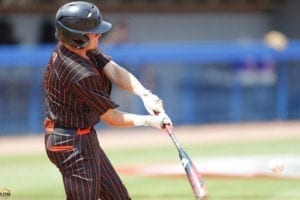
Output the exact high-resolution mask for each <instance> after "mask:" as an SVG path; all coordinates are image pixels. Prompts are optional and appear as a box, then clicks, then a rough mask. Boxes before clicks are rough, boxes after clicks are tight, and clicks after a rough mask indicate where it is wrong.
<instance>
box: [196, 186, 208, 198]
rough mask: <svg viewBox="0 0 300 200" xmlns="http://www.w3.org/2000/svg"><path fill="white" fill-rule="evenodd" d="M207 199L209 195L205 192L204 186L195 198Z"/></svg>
mask: <svg viewBox="0 0 300 200" xmlns="http://www.w3.org/2000/svg"><path fill="white" fill-rule="evenodd" d="M208 199H209V195H208V192H207V188H206V186H204V187H203V188H202V189H201V192H200V194H199V195H198V196H196V200H208Z"/></svg>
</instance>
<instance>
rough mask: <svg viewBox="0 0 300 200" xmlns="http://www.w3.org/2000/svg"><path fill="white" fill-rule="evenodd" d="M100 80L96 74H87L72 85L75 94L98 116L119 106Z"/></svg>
mask: <svg viewBox="0 0 300 200" xmlns="http://www.w3.org/2000/svg"><path fill="white" fill-rule="evenodd" d="M100 81H101V80H99V77H98V76H88V77H85V78H83V79H81V80H79V81H77V82H76V83H74V84H73V86H72V89H73V90H74V92H75V94H76V95H77V96H78V97H79V98H80V99H81V100H82V101H83V102H85V103H86V104H87V105H88V106H89V108H90V109H91V110H93V111H94V112H96V113H97V115H99V116H101V115H102V114H104V113H105V112H106V111H107V110H108V109H114V108H116V107H118V106H119V105H118V104H116V103H115V102H113V101H112V100H111V99H110V96H109V94H108V92H107V88H105V87H103V86H101V82H100Z"/></svg>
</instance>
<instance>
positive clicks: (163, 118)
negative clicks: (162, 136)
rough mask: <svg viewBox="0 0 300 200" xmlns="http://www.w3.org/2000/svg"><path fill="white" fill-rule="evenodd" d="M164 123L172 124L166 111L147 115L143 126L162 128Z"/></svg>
mask: <svg viewBox="0 0 300 200" xmlns="http://www.w3.org/2000/svg"><path fill="white" fill-rule="evenodd" d="M165 125H170V126H172V121H171V119H170V118H169V116H168V115H167V114H166V113H160V114H158V115H149V116H148V117H147V119H146V122H145V126H152V127H153V128H157V129H164V128H165Z"/></svg>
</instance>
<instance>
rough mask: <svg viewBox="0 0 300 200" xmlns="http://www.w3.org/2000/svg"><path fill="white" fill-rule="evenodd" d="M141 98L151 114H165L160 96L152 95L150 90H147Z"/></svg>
mask: <svg viewBox="0 0 300 200" xmlns="http://www.w3.org/2000/svg"><path fill="white" fill-rule="evenodd" d="M140 97H141V99H142V101H143V103H144V106H145V109H146V110H147V111H148V113H149V114H151V115H155V114H156V113H165V110H164V108H163V102H162V100H161V99H160V98H159V97H158V96H156V95H154V94H152V93H151V92H150V91H149V90H146V91H145V92H144V93H143V94H142V95H141V96H140Z"/></svg>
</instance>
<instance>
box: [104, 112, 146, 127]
mask: <svg viewBox="0 0 300 200" xmlns="http://www.w3.org/2000/svg"><path fill="white" fill-rule="evenodd" d="M101 119H102V120H103V121H104V122H105V123H107V124H108V125H111V126H115V127H119V128H126V127H134V126H138V124H135V121H143V120H144V121H145V117H144V116H141V115H135V114H130V113H125V112H121V111H119V110H117V109H110V110H108V111H107V112H106V113H104V114H103V115H102V116H101ZM140 124H141V123H140Z"/></svg>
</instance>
